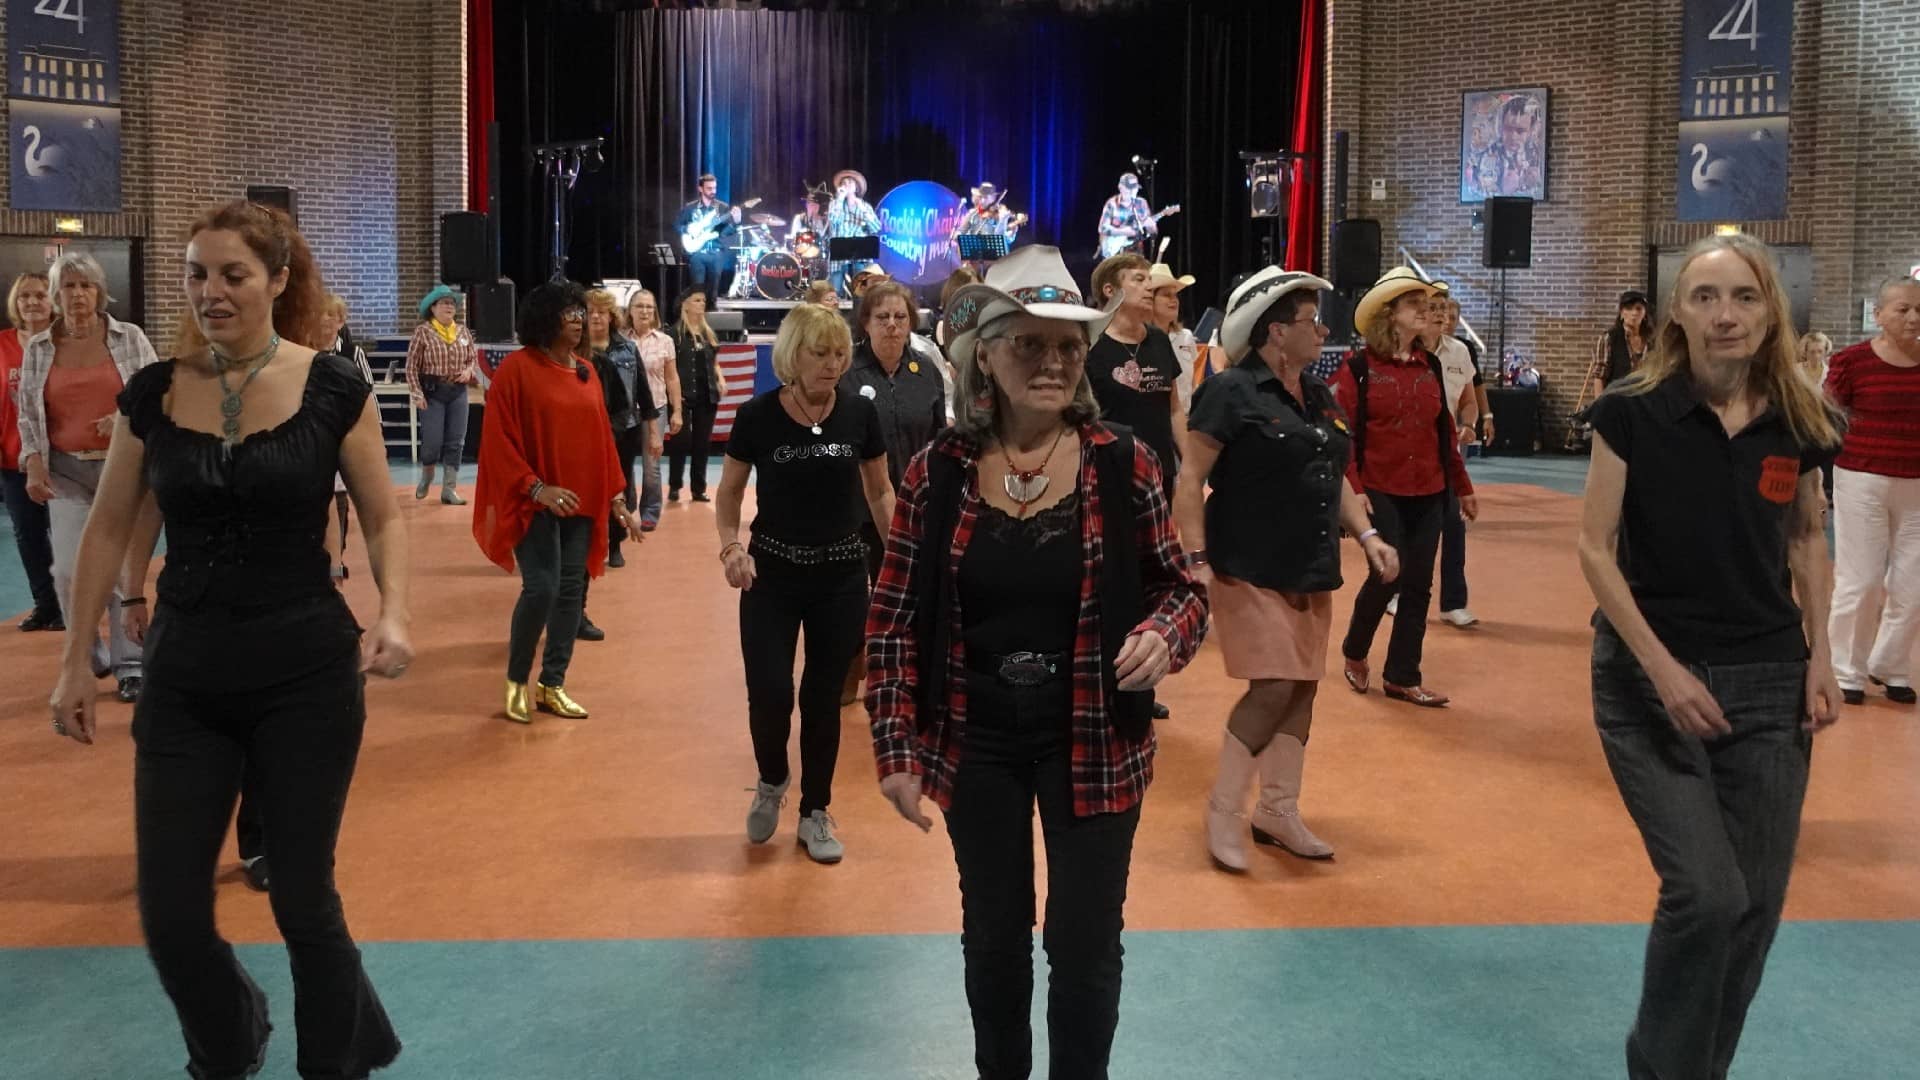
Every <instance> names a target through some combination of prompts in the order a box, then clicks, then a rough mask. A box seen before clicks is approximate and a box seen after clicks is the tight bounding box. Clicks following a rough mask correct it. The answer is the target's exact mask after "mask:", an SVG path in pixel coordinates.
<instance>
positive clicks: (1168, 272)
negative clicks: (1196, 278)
mask: <svg viewBox="0 0 1920 1080" xmlns="http://www.w3.org/2000/svg"><path fill="white" fill-rule="evenodd" d="M1191 284H1193V275H1192V274H1181V275H1180V276H1179V277H1174V276H1173V268H1172V267H1171V266H1168V265H1167V264H1166V263H1158V262H1157V263H1154V264H1153V266H1152V267H1151V268H1149V269H1148V270H1147V291H1148V292H1158V291H1159V290H1161V289H1164V288H1167V287H1168V286H1172V287H1173V289H1174V291H1175V292H1178V291H1179V290H1181V289H1184V288H1186V287H1187V286H1189V285H1191Z"/></svg>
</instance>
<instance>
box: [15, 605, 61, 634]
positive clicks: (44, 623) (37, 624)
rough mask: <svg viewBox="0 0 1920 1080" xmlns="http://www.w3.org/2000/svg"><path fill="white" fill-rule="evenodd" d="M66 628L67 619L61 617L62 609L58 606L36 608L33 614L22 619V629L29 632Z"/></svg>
mask: <svg viewBox="0 0 1920 1080" xmlns="http://www.w3.org/2000/svg"><path fill="white" fill-rule="evenodd" d="M66 628H67V623H66V620H65V619H62V618H61V617H60V609H58V608H52V609H49V610H45V611H41V610H36V611H34V612H33V614H31V615H28V616H27V617H26V618H24V619H21V620H20V629H21V631H22V632H24V633H28V634H31V633H33V632H34V631H36V630H58V631H63V632H64V631H65V630H66Z"/></svg>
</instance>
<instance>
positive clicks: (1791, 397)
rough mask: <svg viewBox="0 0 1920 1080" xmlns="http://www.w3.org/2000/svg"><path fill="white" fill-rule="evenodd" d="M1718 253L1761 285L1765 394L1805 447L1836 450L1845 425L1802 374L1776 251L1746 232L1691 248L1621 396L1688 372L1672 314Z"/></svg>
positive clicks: (1683, 340)
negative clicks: (1663, 315)
mask: <svg viewBox="0 0 1920 1080" xmlns="http://www.w3.org/2000/svg"><path fill="white" fill-rule="evenodd" d="M1716 251H1731V252H1733V253H1734V254H1735V255H1738V256H1739V257H1740V259H1741V261H1743V262H1745V263H1746V264H1747V268H1748V269H1749V270H1752V271H1753V276H1754V278H1755V279H1756V280H1758V281H1759V282H1760V295H1761V298H1762V299H1763V300H1764V302H1765V303H1766V306H1767V336H1766V338H1765V339H1764V340H1762V341H1761V342H1760V347H1759V348H1758V349H1756V350H1755V351H1754V354H1753V359H1754V365H1755V366H1756V367H1757V368H1758V371H1757V372H1755V379H1756V381H1757V382H1758V383H1759V385H1760V386H1761V387H1762V388H1763V389H1764V390H1765V391H1766V395H1767V400H1768V401H1769V402H1771V403H1772V404H1773V406H1774V407H1775V408H1777V409H1779V410H1780V412H1781V414H1782V415H1783V416H1785V417H1786V421H1787V430H1789V431H1791V432H1793V437H1794V438H1795V439H1796V440H1798V441H1799V443H1800V445H1802V446H1829V447H1830V446H1838V445H1839V443H1840V433H1841V423H1840V418H1839V415H1838V413H1836V412H1835V410H1834V408H1833V406H1832V405H1831V404H1829V403H1828V401H1827V399H1826V396H1825V395H1824V394H1822V393H1821V391H1820V388H1819V387H1817V386H1815V385H1813V383H1811V382H1809V381H1808V380H1807V378H1806V377H1805V375H1804V374H1802V372H1801V370H1800V350H1799V341H1798V339H1797V338H1796V337H1794V335H1793V312H1792V311H1791V310H1790V309H1789V308H1788V307H1787V291H1786V290H1785V289H1783V288H1781V286H1780V275H1779V274H1778V273H1777V272H1776V271H1775V270H1774V268H1773V252H1771V251H1769V250H1768V249H1767V245H1765V244H1763V243H1761V242H1760V241H1758V240H1755V239H1754V238H1753V237H1751V236H1747V235H1745V234H1743V233H1736V234H1734V235H1731V236H1709V237H1707V238H1706V239H1704V240H1701V241H1699V242H1698V243H1696V244H1694V245H1693V246H1692V247H1690V248H1688V249H1687V257H1686V259H1685V260H1683V261H1682V262H1681V263H1680V272H1679V273H1677V274H1675V275H1674V278H1673V292H1672V293H1671V294H1670V295H1669V296H1668V298H1667V304H1666V311H1667V312H1668V313H1669V314H1668V315H1667V319H1666V321H1665V322H1664V323H1662V324H1661V326H1660V331H1659V333H1657V334H1655V335H1654V338H1653V347H1652V348H1651V349H1649V350H1648V352H1647V358H1646V359H1645V360H1644V361H1642V362H1641V364H1640V366H1639V367H1637V368H1635V369H1634V370H1633V372H1632V373H1631V374H1629V375H1627V376H1626V377H1625V378H1623V379H1621V380H1620V382H1619V384H1618V385H1619V387H1620V392H1621V393H1625V394H1645V393H1649V392H1650V391H1652V390H1653V389H1654V388H1655V387H1658V386H1659V385H1660V384H1661V383H1664V382H1666V381H1667V380H1668V379H1670V378H1673V377H1675V376H1676V375H1683V374H1685V373H1686V371H1687V368H1688V366H1689V362H1690V360H1691V355H1692V354H1691V353H1690V352H1689V351H1688V349H1687V331H1686V328H1685V327H1683V326H1681V325H1680V323H1679V321H1678V320H1677V319H1675V318H1674V317H1673V315H1672V314H1671V313H1672V312H1675V311H1677V310H1679V307H1680V297H1681V292H1680V289H1681V286H1682V285H1683V284H1685V282H1686V277H1687V269H1688V268H1689V267H1691V266H1692V265H1693V263H1694V260H1696V259H1698V258H1700V257H1701V256H1703V255H1711V254H1713V253H1714V252H1716Z"/></svg>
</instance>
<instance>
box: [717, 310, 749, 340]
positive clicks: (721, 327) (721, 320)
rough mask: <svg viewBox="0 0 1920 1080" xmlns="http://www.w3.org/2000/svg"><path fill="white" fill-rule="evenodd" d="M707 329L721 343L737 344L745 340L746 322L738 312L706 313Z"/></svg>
mask: <svg viewBox="0 0 1920 1080" xmlns="http://www.w3.org/2000/svg"><path fill="white" fill-rule="evenodd" d="M707 327H708V328H709V329H711V330H712V331H713V336H714V337H717V338H719V339H720V340H721V341H727V342H736V343H737V342H741V341H745V340H747V321H746V318H745V317H744V316H743V315H742V314H741V313H740V312H738V311H709V312H707Z"/></svg>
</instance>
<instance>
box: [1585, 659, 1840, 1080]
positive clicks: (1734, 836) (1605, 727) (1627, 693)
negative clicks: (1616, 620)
mask: <svg viewBox="0 0 1920 1080" xmlns="http://www.w3.org/2000/svg"><path fill="white" fill-rule="evenodd" d="M1692 671H1693V673H1694V675H1695V676H1697V677H1698V678H1699V679H1700V680H1701V681H1702V682H1704V683H1705V684H1706V685H1707V689H1708V690H1710V691H1711V692H1712V693H1713V697H1714V700H1715V701H1717V702H1719V703H1720V709H1721V711H1722V712H1723V713H1724V714H1725V715H1726V718H1727V722H1728V723H1729V724H1731V725H1732V726H1733V731H1732V733H1731V734H1728V735H1723V736H1721V737H1720V738H1717V739H1713V740H1709V741H1702V740H1700V739H1697V738H1694V737H1692V736H1688V735H1682V734H1680V733H1679V732H1677V731H1675V730H1674V728H1673V725H1672V723H1671V722H1670V721H1669V719H1668V717H1667V712H1666V709H1665V708H1663V707H1662V706H1661V704H1660V696H1659V694H1658V693H1657V692H1655V690H1654V688H1653V683H1652V681H1651V680H1649V679H1648V678H1647V676H1646V673H1645V672H1644V671H1642V670H1641V668H1640V665H1639V662H1638V661H1636V660H1635V659H1634V657H1633V654H1632V653H1631V652H1630V651H1628V649H1627V647H1626V645H1625V644H1624V643H1622V642H1621V640H1620V639H1619V637H1617V636H1616V635H1615V634H1614V633H1613V631H1612V630H1611V628H1606V627H1603V628H1602V629H1601V630H1600V631H1599V632H1598V633H1596V634H1595V636H1594V642H1593V713H1594V720H1595V722H1596V723H1597V724H1598V725H1599V728H1600V745H1601V747H1602V748H1603V749H1604V750H1605V751H1606V755H1607V766H1608V767H1609V768H1610V769H1611V770H1612V771H1613V779H1614V783H1615V784H1616V785H1618V786H1619V788H1620V797H1621V799H1622V800H1623V801H1625V803H1626V805H1627V810H1628V812H1629V813H1631V814H1632V815H1633V821H1634V824H1635V825H1638V826H1639V827H1640V835H1641V837H1642V839H1644V840H1645V841H1646V846H1647V855H1648V857H1649V858H1650V859H1651V860H1652V862H1653V868H1654V870H1655V871H1656V872H1657V873H1658V874H1659V875H1660V902H1659V906H1658V907H1656V908H1655V909H1654V915H1653V928H1652V930H1651V932H1650V933H1649V934H1648V935H1647V956H1646V971H1645V974H1644V977H1643V981H1642V986H1641V991H1640V1010H1639V1015H1638V1017H1637V1018H1636V1019H1635V1021H1634V1025H1633V1031H1632V1032H1631V1033H1630V1034H1629V1035H1628V1036H1627V1075H1628V1076H1629V1077H1632V1078H1633V1080H1723V1078H1724V1077H1725V1076H1726V1075H1727V1069H1728V1067H1729V1066H1730V1065H1731V1064H1732V1062H1733V1053H1734V1049H1735V1048H1736V1047H1737V1046H1738V1044H1739V1041H1740V1031H1741V1028H1742V1027H1743V1026H1744V1024H1745V1023H1746V1018H1747V1006H1748V1005H1749V1004H1751V1003H1752V1001H1753V995H1754V993H1755V991H1757V990H1758V989H1759V988H1760V975H1761V971H1762V969H1763V968H1764V967H1765V966H1766V962H1767V951H1768V950H1769V949H1770V948H1771V947H1772V946H1773V937H1774V932H1775V931H1776V930H1777V929H1779V926H1780V910H1781V908H1782V907H1784V906H1785V904H1786V899H1787V879H1788V877H1789V876H1790V875H1791V874H1792V871H1793V850H1794V844H1795V842H1796V841H1797V840H1798V838H1799V835H1800V807H1801V803H1802V801H1803V800H1804V798H1805V796H1806V791H1807V773H1808V768H1809V765H1810V763H1811V760H1812V751H1813V737H1812V736H1811V735H1810V734H1808V733H1807V732H1806V731H1804V730H1802V729H1801V726H1800V723H1801V717H1802V715H1803V713H1804V712H1805V705H1804V703H1803V697H1804V686H1805V683H1806V676H1807V665H1806V662H1805V661H1792V662H1785V663H1756V664H1730V665H1716V666H1700V665H1693V666H1692Z"/></svg>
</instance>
